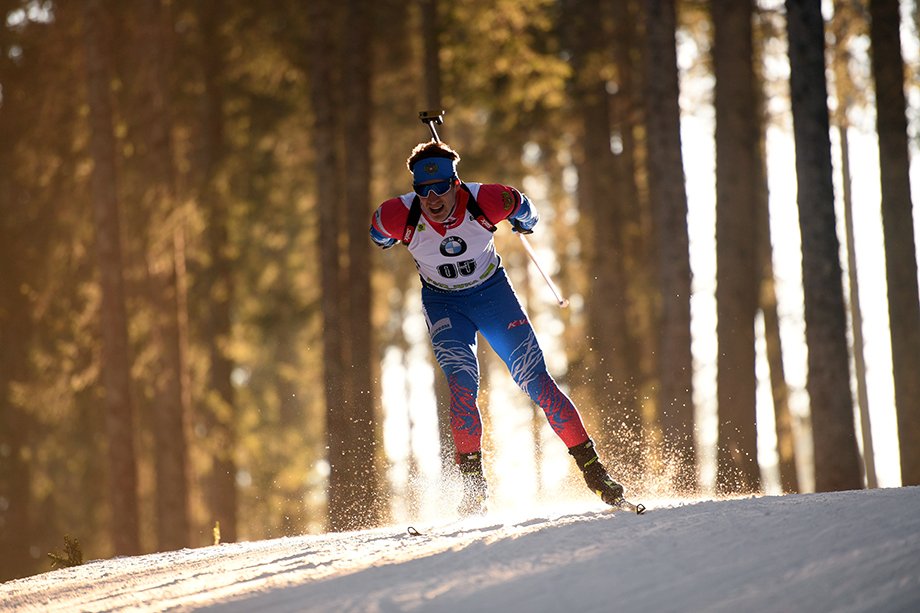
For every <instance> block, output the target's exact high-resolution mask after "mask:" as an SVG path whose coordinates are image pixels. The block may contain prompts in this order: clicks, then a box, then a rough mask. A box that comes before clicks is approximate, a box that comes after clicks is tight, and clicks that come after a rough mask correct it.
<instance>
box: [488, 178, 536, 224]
mask: <svg viewBox="0 0 920 613" xmlns="http://www.w3.org/2000/svg"><path fill="white" fill-rule="evenodd" d="M476 200H477V202H478V203H479V207H480V208H481V209H482V212H483V213H484V214H485V216H486V217H487V218H488V219H489V221H491V222H492V223H494V224H497V223H498V222H500V221H501V220H503V219H507V220H508V221H509V222H510V223H511V225H512V226H513V227H514V229H515V231H517V232H523V233H525V234H529V233H531V232H532V231H533V228H534V226H536V225H537V222H538V221H540V214H539V213H538V212H537V209H536V207H535V206H534V205H533V202H531V201H530V198H528V197H527V196H526V195H524V194H522V193H521V192H520V191H518V190H517V189H515V188H514V187H510V186H507V185H498V184H484V185H483V186H482V187H480V188H479V195H478V197H477V198H476Z"/></svg>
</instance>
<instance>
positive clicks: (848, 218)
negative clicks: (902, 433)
mask: <svg viewBox="0 0 920 613" xmlns="http://www.w3.org/2000/svg"><path fill="white" fill-rule="evenodd" d="M838 104H840V103H839V102H838ZM838 132H839V134H840V164H841V166H842V168H841V171H842V172H841V174H842V180H841V183H842V185H843V214H844V225H845V227H846V238H847V275H848V279H849V282H850V318H851V320H852V326H853V367H854V368H853V369H854V371H855V373H854V374H855V375H856V402H857V404H858V409H859V425H860V430H861V433H862V443H863V464H864V465H865V468H866V485H867V486H868V487H873V488H874V487H878V477H877V476H876V473H875V446H874V445H873V444H872V420H871V419H870V418H869V390H868V389H867V387H866V359H865V349H864V345H865V343H864V342H863V333H862V309H861V308H860V306H859V278H858V275H857V274H856V267H857V263H856V235H855V231H854V228H853V197H852V195H851V192H850V184H851V180H850V144H849V138H848V137H847V126H846V123H845V122H844V123H842V124H841V125H839V126H838Z"/></svg>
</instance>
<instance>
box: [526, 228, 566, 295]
mask: <svg viewBox="0 0 920 613" xmlns="http://www.w3.org/2000/svg"><path fill="white" fill-rule="evenodd" d="M518 238H520V239H521V244H522V245H524V251H526V252H527V255H529V256H530V261H531V262H533V265H534V266H536V267H537V270H538V271H539V272H540V275H541V276H542V277H543V280H544V281H546V284H547V285H548V286H549V289H550V291H551V292H553V296H555V297H556V302H557V303H558V304H559V306H560V308H563V309H564V308H566V307H567V306H569V300H568V298H564V297H563V296H562V292H560V291H559V288H558V287H556V284H555V283H553V280H552V279H550V277H549V275H548V274H546V271H544V270H543V267H542V266H540V262H539V261H537V254H536V253H534V250H533V247H531V246H530V241H529V240H527V237H526V236H524V235H523V234H520V233H518Z"/></svg>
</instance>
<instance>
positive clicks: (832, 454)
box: [786, 0, 862, 491]
mask: <svg viewBox="0 0 920 613" xmlns="http://www.w3.org/2000/svg"><path fill="white" fill-rule="evenodd" d="M786 14H787V16H788V30H789V63H790V67H791V91H792V119H793V129H794V133H795V168H796V176H797V184H798V205H799V226H800V228H801V232H802V282H803V285H804V292H805V326H806V341H807V343H808V394H809V396H810V399H811V415H812V428H813V433H814V449H815V488H816V489H817V490H818V491H835V490H846V489H859V488H860V487H862V476H861V474H860V468H859V451H858V449H857V446H856V431H855V426H854V421H853V399H852V395H851V393H850V368H849V357H848V353H847V351H848V347H847V339H846V312H845V310H844V308H845V307H844V301H843V283H842V278H841V276H842V271H841V267H840V246H839V243H838V242H837V229H836V219H835V213H834V187H833V181H832V176H831V173H832V171H831V150H830V133H829V129H830V125H829V124H830V122H829V118H828V110H827V84H826V81H825V76H824V68H825V66H824V21H823V18H822V16H821V6H820V3H818V2H814V1H811V0H787V2H786Z"/></svg>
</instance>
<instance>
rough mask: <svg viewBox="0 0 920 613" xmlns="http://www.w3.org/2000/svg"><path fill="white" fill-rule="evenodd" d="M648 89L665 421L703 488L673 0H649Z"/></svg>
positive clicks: (686, 480)
mask: <svg viewBox="0 0 920 613" xmlns="http://www.w3.org/2000/svg"><path fill="white" fill-rule="evenodd" d="M644 6H645V13H646V14H645V26H646V45H645V62H646V71H645V93H646V104H647V116H646V121H647V130H648V132H647V133H648V170H649V177H648V181H649V200H650V201H651V206H652V211H653V213H652V214H653V218H654V225H655V237H656V249H657V252H658V274H659V279H658V293H659V299H660V301H661V306H660V313H659V325H658V331H659V335H658V341H657V343H656V344H657V347H658V368H659V377H658V381H659V390H658V402H657V410H658V418H659V421H660V424H661V428H662V436H663V440H664V445H665V451H666V453H668V455H669V457H670V458H671V460H672V461H674V462H675V464H676V466H677V471H676V477H675V482H674V485H675V487H676V488H677V489H678V490H682V491H687V492H692V491H693V490H695V489H696V483H697V476H696V454H695V450H694V434H693V358H692V354H691V351H690V341H691V337H690V283H691V271H690V248H689V235H688V229H687V193H686V186H685V182H684V168H683V162H682V157H681V140H680V106H679V103H678V95H679V84H678V75H677V45H676V41H675V36H676V30H675V28H676V15H675V10H674V2H673V0H645V2H644Z"/></svg>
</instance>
